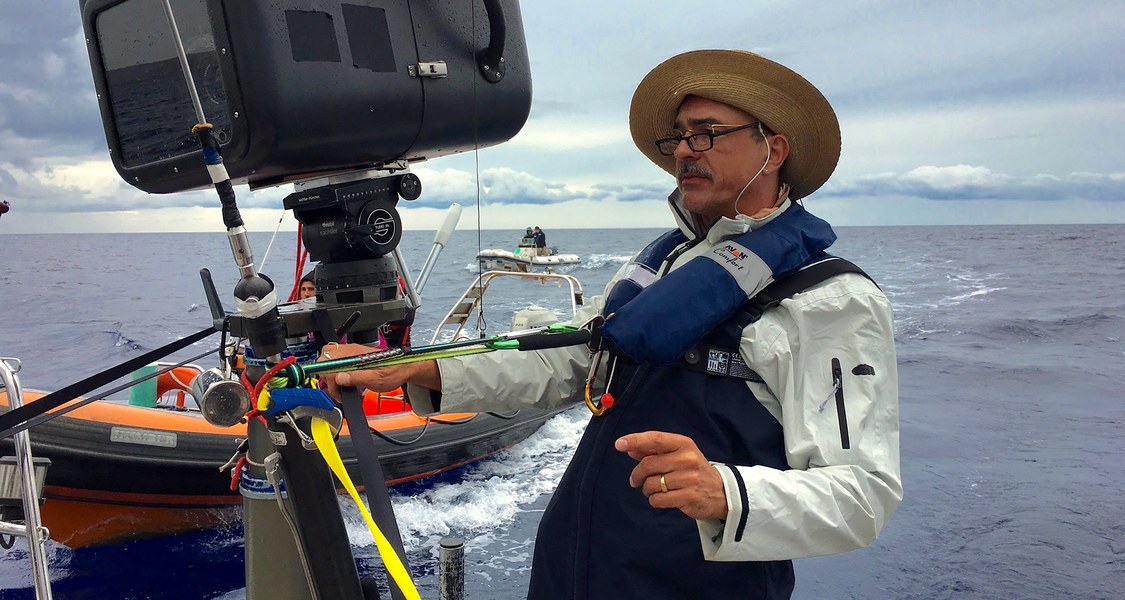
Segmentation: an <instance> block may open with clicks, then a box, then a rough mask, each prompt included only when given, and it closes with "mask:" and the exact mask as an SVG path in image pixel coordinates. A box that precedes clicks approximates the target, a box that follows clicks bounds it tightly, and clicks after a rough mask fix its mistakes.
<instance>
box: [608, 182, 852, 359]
mask: <svg viewBox="0 0 1125 600" xmlns="http://www.w3.org/2000/svg"><path fill="white" fill-rule="evenodd" d="M834 241H836V234H835V233H834V232H833V231H832V226H831V225H829V224H828V223H827V222H826V221H824V220H823V219H820V218H819V217H816V216H814V215H812V214H811V213H809V212H808V211H806V210H805V208H804V207H803V206H801V205H799V204H795V203H794V204H793V205H792V206H790V207H789V209H788V210H786V211H785V212H784V213H782V214H780V215H778V216H777V217H775V218H774V219H772V220H770V221H769V222H768V223H766V224H765V225H763V226H761V227H759V228H757V229H755V230H753V231H749V232H746V233H744V234H741V235H739V236H735V237H733V238H731V239H729V240H727V241H725V242H723V243H721V244H719V245H717V246H715V248H713V249H712V250H711V252H708V253H706V254H703V255H701V256H697V257H695V258H693V259H692V260H690V261H688V263H687V264H685V265H683V266H681V267H679V268H677V269H676V270H675V271H672V272H671V273H669V274H668V275H667V276H665V277H663V278H661V279H659V280H658V281H656V282H655V283H653V284H652V285H650V286H648V287H647V288H644V289H641V290H638V291H637V292H636V293H634V294H632V296H631V297H629V298H628V299H627V300H626V301H625V302H623V303H621V305H620V306H617V307H615V308H614V309H613V310H610V306H609V304H608V303H607V309H606V311H605V314H606V321H605V325H604V327H603V329H602V334H603V335H604V336H605V337H606V338H608V339H609V340H610V341H611V342H613V344H614V345H616V347H617V348H618V349H619V350H620V351H622V352H623V353H625V354H626V355H627V356H628V357H629V358H631V359H633V360H635V361H637V362H650V363H653V364H657V365H668V364H671V363H673V362H674V361H675V360H676V359H678V358H679V357H680V356H681V355H683V354H684V352H687V351H688V350H690V349H691V348H692V347H693V346H695V345H696V344H697V343H698V342H699V340H700V339H702V338H703V336H704V335H705V334H706V333H707V332H708V331H711V330H712V329H713V328H715V327H716V326H718V325H719V324H720V323H721V322H723V321H724V320H725V319H727V318H728V317H730V315H732V314H733V313H734V312H735V311H737V310H738V309H739V308H740V307H741V306H742V305H743V304H745V302H746V300H747V299H749V298H752V297H753V296H755V295H756V294H757V293H758V292H760V291H761V290H762V289H764V288H765V287H766V286H767V285H769V284H770V282H772V281H773V280H774V279H776V278H779V277H780V276H782V275H784V274H786V273H789V272H791V271H794V270H796V269H798V268H800V267H801V265H803V264H805V263H806V262H807V261H809V260H810V259H811V258H813V257H814V256H817V255H818V254H820V253H821V252H823V251H824V250H825V249H826V248H828V247H829V246H831V245H832V242H834ZM650 247H651V245H650ZM614 290H616V286H615V287H614Z"/></svg>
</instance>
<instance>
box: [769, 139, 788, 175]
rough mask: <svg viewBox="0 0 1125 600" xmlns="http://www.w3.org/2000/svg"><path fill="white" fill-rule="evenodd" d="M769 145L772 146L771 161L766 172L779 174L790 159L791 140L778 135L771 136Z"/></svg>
mask: <svg viewBox="0 0 1125 600" xmlns="http://www.w3.org/2000/svg"><path fill="white" fill-rule="evenodd" d="M767 143H768V144H769V145H770V159H769V160H768V161H767V162H766V170H768V171H769V172H770V173H777V172H778V171H779V170H781V165H782V164H784V163H785V159H786V158H788V157H789V138H787V137H785V136H784V135H782V134H780V133H778V134H774V135H771V136H769V138H768V139H767Z"/></svg>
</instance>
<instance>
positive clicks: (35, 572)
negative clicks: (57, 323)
mask: <svg viewBox="0 0 1125 600" xmlns="http://www.w3.org/2000/svg"><path fill="white" fill-rule="evenodd" d="M13 365H14V367H13ZM19 369H20V362H19V360H17V359H14V358H0V379H3V380H4V388H5V389H6V390H7V391H8V407H9V408H11V409H12V410H15V409H17V408H19V407H21V406H23V389H22V388H21V387H20V379H19V376H17V375H16V373H18V372H19ZM12 442H13V443H14V445H15V448H16V462H17V463H18V467H19V473H20V478H21V481H20V485H21V488H20V496H21V498H22V500H23V519H24V531H23V533H22V535H23V536H24V537H26V538H27V546H28V550H29V551H30V553H31V578H32V581H33V582H34V584H35V598H36V599H37V600H51V598H52V595H51V579H50V576H49V574H48V573H47V553H46V550H45V548H44V546H45V545H46V543H47V538H48V536H49V534H48V532H47V529H46V528H45V527H43V520H42V517H41V516H40V514H39V491H38V489H36V485H35V469H34V468H33V464H32V463H33V461H32V457H31V436H30V435H29V434H28V432H27V431H21V432H19V433H17V434H16V435H15V436H13V438H12Z"/></svg>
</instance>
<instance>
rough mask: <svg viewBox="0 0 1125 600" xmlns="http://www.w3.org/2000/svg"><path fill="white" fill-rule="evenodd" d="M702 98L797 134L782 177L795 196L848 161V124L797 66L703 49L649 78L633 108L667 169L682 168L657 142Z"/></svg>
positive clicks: (634, 121)
mask: <svg viewBox="0 0 1125 600" xmlns="http://www.w3.org/2000/svg"><path fill="white" fill-rule="evenodd" d="M689 95H694V96H700V97H703V98H707V99H708V100H714V101H716V102H722V103H723V104H729V105H731V106H733V107H735V108H738V109H741V110H743V111H745V112H747V113H750V114H751V115H753V116H754V117H755V118H757V119H759V120H761V121H762V123H764V124H765V125H766V126H767V127H769V128H770V129H771V130H772V131H774V132H775V133H781V134H785V137H787V138H789V157H788V158H786V159H785V164H784V165H783V166H782V169H781V180H782V181H783V182H784V183H788V184H789V186H790V187H791V188H792V189H791V191H790V193H789V197H790V198H793V199H797V198H803V197H805V196H808V195H809V194H811V193H813V192H814V191H816V189H817V188H819V187H820V186H821V185H823V184H824V182H825V181H827V180H828V177H829V176H830V175H831V174H832V171H833V170H834V169H835V168H836V163H837V162H838V161H839V160H840V124H839V122H838V121H836V113H835V112H833V111H832V106H830V105H829V104H828V100H827V99H825V97H824V95H823V94H821V93H820V91H819V90H817V89H816V87H814V86H813V84H811V83H809V82H808V81H807V80H806V79H805V78H804V77H801V76H800V75H798V74H796V73H794V72H793V71H792V70H790V69H788V68H787V67H784V66H782V65H779V64H778V63H775V62H773V61H771V60H768V59H765V58H762V57H761V56H758V55H757V54H754V53H752V52H745V51H742V50H695V51H692V52H685V53H683V54H679V55H677V56H673V57H672V58H670V59H668V60H666V61H664V62H662V63H660V64H659V65H657V66H656V68H655V69H653V70H652V71H651V72H650V73H649V74H648V75H646V76H645V78H644V79H643V80H641V83H640V85H638V86H637V91H636V92H635V93H634V94H633V103H632V105H631V106H630V107H629V129H630V131H631V132H632V134H633V142H634V143H636V144H637V148H640V150H641V153H643V154H644V155H645V156H647V157H648V159H649V160H651V161H652V162H654V163H656V164H657V165H658V166H659V167H660V168H661V169H664V170H665V171H667V172H669V173H672V174H673V175H674V174H675V172H676V158H675V157H674V156H664V155H662V154H660V151H659V150H657V148H656V140H658V139H660V138H665V137H668V135H669V133H670V132H671V131H672V124H673V123H674V122H675V120H676V112H677V111H678V110H679V108H680V104H681V103H683V101H684V98H685V97H687V96H689Z"/></svg>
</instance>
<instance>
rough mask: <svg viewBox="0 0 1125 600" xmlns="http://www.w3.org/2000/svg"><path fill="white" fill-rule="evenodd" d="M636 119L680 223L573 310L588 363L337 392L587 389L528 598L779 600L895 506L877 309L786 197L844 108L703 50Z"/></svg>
mask: <svg viewBox="0 0 1125 600" xmlns="http://www.w3.org/2000/svg"><path fill="white" fill-rule="evenodd" d="M629 125H630V129H631V131H632V135H633V140H634V141H635V142H636V144H637V146H638V147H639V148H640V150H641V152H642V153H643V154H644V155H645V156H646V157H648V158H649V159H650V160H651V161H653V162H654V163H656V164H657V165H658V166H660V167H661V168H662V169H663V170H665V171H667V172H668V173H669V174H671V175H673V176H674V177H675V178H676V182H677V187H676V191H674V192H673V193H672V195H671V196H670V197H669V204H670V206H671V209H672V212H673V214H674V216H675V218H676V220H677V222H678V225H679V227H678V229H676V230H673V231H670V232H668V233H666V234H664V235H663V236H661V237H660V238H658V239H657V240H655V241H654V242H652V243H651V244H650V245H649V246H647V247H646V248H644V249H643V250H642V251H641V252H640V253H639V254H638V255H637V256H636V257H634V259H633V260H632V261H631V262H630V263H629V264H628V265H626V266H625V267H624V268H623V269H622V270H621V272H620V273H618V276H617V277H616V278H615V280H614V282H612V283H611V285H610V286H608V287H607V290H608V294H607V295H606V296H604V297H598V298H595V299H593V301H592V302H589V303H587V306H585V307H584V308H583V309H582V314H581V315H580V317H582V318H583V321H584V322H588V323H589V325H590V327H591V329H592V330H593V331H594V332H595V335H594V336H593V337H594V340H593V341H592V343H591V348H590V350H587V349H585V348H564V349H552V350H542V351H538V352H521V353H513V354H508V355H501V353H494V354H481V355H476V356H471V357H465V358H460V359H449V360H442V361H439V362H432V361H431V362H423V363H415V364H413V365H403V366H401V367H390V368H386V369H372V370H369V371H359V372H355V373H351V374H340V375H338V376H336V381H332V382H331V384H330V385H331V386H336V385H340V384H342V385H365V386H369V387H373V388H375V389H380V390H382V389H393V388H394V387H397V386H398V385H399V384H401V383H403V382H408V383H410V384H412V385H411V386H410V398H411V401H412V402H413V403H414V404H413V405H414V409H415V410H417V411H420V412H425V411H429V410H447V411H459V410H483V409H491V410H496V409H504V408H512V407H518V406H521V405H526V404H529V403H534V404H538V405H540V406H560V405H565V403H566V401H567V400H568V399H569V398H571V397H572V396H573V394H575V393H576V392H577V391H578V390H581V389H583V388H584V389H585V398H586V402H587V405H588V406H589V407H590V409H591V410H592V411H593V413H594V415H595V416H594V417H593V418H592V419H591V420H590V424H589V425H588V426H587V428H586V432H585V434H584V436H583V438H582V440H581V442H580V443H579V445H578V447H577V449H576V450H575V455H574V458H573V459H572V460H571V463H570V465H569V467H568V468H567V471H566V473H565V474H564V475H563V477H562V479H561V480H560V481H559V485H558V488H557V489H556V491H555V494H554V496H553V497H552V499H551V502H550V504H549V505H548V507H547V509H546V510H545V511H544V514H543V517H542V520H541V522H540V526H539V533H538V536H537V538H536V546H535V557H534V563H533V568H532V575H531V586H530V590H529V594H528V597H529V598H568V599H573V598H644V599H646V600H651V599H656V598H709V599H712V598H740V599H746V598H770V599H775V598H788V597H789V596H790V594H791V593H792V591H793V586H794V577H793V566H792V562H791V561H792V559H795V558H802V557H811V556H823V555H828V554H834V553H839V552H845V551H848V550H852V549H856V548H860V547H863V546H866V545H867V544H870V543H871V542H872V541H873V540H874V539H875V538H876V536H877V535H878V533H879V531H880V530H881V528H882V527H883V525H884V524H885V523H886V521H887V519H889V518H890V516H891V514H892V513H893V512H894V510H895V508H896V507H897V505H898V503H899V501H900V500H901V498H902V486H901V482H900V476H899V456H898V376H897V369H896V365H895V350H894V338H893V323H892V316H891V308H890V304H889V302H888V301H887V298H886V296H885V295H883V293H882V292H880V291H879V289H878V287H876V286H875V285H874V284H873V283H872V282H871V281H870V280H869V279H868V278H867V277H866V275H865V274H863V273H862V271H860V270H859V269H858V268H857V267H854V265H851V264H850V263H847V262H846V261H841V260H838V259H834V258H832V257H829V256H828V255H827V254H826V253H825V249H826V248H827V247H828V246H829V245H830V244H831V243H832V242H833V241H834V240H835V234H834V233H833V231H832V229H831V227H830V226H829V225H828V224H827V223H826V222H824V221H823V220H821V219H819V218H817V217H815V216H813V215H812V214H810V213H809V212H808V211H806V210H805V209H804V207H803V206H802V205H800V204H799V203H797V202H796V201H797V200H799V199H801V198H804V197H806V196H808V195H809V194H811V193H812V192H814V191H815V190H816V189H817V188H819V187H820V186H821V185H822V184H823V183H824V182H825V181H826V180H827V179H828V177H829V175H831V173H832V171H833V169H835V166H836V162H837V160H838V158H839V154H840V130H839V125H838V123H837V121H836V116H835V114H834V112H833V111H832V108H831V106H830V105H829V104H828V101H827V100H826V99H825V98H824V96H823V95H822V94H821V93H820V92H819V91H818V90H817V89H816V88H815V87H814V86H813V85H812V84H810V83H809V82H808V81H806V80H805V79H804V78H802V77H801V76H800V75H798V74H796V73H794V72H793V71H791V70H790V69H788V68H786V67H784V66H782V65H780V64H777V63H775V62H773V61H770V60H767V59H765V58H762V57H761V56H758V55H756V54H752V53H750V52H742V51H730V50H701V51H694V52H687V53H684V54H680V55H678V56H675V57H672V58H671V59H669V60H667V61H665V62H664V63H662V64H660V65H658V66H657V67H656V68H655V69H653V70H652V72H650V73H649V74H648V75H647V76H646V77H645V78H644V79H643V80H642V81H641V83H640V85H639V86H638V88H637V91H636V93H635V94H634V96H633V101H632V106H631V108H630V115H629ZM763 290H764V291H763ZM748 299H749V301H748ZM353 351H354V352H359V351H362V349H355V350H353ZM591 351H592V352H591ZM419 386H421V387H419ZM426 388H428V389H426ZM437 390H440V392H439V391H437Z"/></svg>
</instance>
